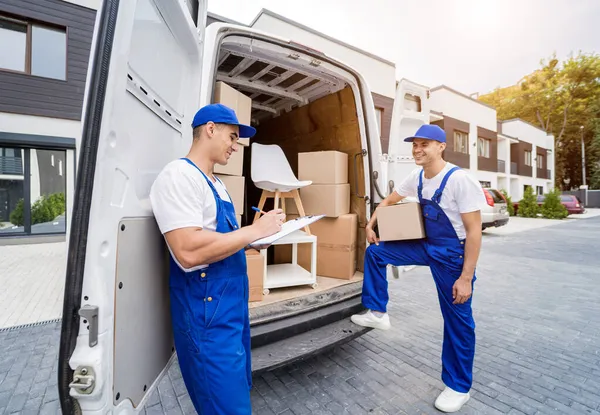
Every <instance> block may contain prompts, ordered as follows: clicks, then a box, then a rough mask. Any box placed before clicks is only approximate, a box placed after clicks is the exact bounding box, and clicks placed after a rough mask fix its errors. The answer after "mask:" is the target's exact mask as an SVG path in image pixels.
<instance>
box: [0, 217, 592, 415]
mask: <svg viewBox="0 0 600 415" xmlns="http://www.w3.org/2000/svg"><path fill="white" fill-rule="evenodd" d="M598 235H600V218H592V219H585V220H578V221H571V222H565V223H564V224H559V225H556V226H552V227H547V228H544V229H538V230H535V231H531V232H521V233H518V234H514V235H489V236H486V238H485V241H484V246H483V251H482V255H481V261H480V266H479V268H478V280H477V282H476V284H475V285H476V288H475V296H474V300H473V301H474V310H475V319H476V324H477V329H476V332H477V351H476V359H475V374H474V380H475V382H474V386H473V390H472V399H471V400H470V401H469V403H467V405H466V406H465V407H464V408H463V410H462V411H461V412H460V413H463V414H596V415H600V301H598V298H600V280H599V279H598V276H599V274H598V268H599V267H600V255H598ZM390 294H391V298H392V302H391V304H390V310H389V311H390V314H391V317H392V324H393V329H392V330H390V331H387V332H380V331H372V332H369V333H368V334H366V335H365V336H363V337H361V338H359V339H356V340H354V341H352V342H350V343H347V344H345V345H343V346H340V347H337V348H336V349H334V350H332V351H329V352H327V353H324V354H322V355H320V356H317V357H314V358H311V359H309V360H307V361H304V362H299V363H296V364H293V365H291V366H289V367H286V368H283V369H279V370H275V371H273V372H269V373H266V374H264V375H262V376H259V377H256V378H255V380H254V386H255V388H254V390H253V392H252V405H253V413H254V414H258V415H266V414H285V415H294V414H295V415H298V414H336V415H337V414H436V413H438V412H437V411H436V410H435V409H434V407H433V404H432V402H433V400H434V399H435V397H436V396H437V394H438V393H439V392H440V391H441V390H442V387H443V386H442V384H441V381H440V370H441V362H440V350H441V341H442V319H441V316H440V312H439V306H438V303H437V295H436V293H435V287H434V284H433V281H432V279H431V276H430V274H429V271H428V270H427V269H426V268H420V267H419V268H416V269H414V270H413V271H410V272H407V273H402V274H401V276H400V279H398V280H394V279H391V280H390ZM58 339H59V324H58V323H50V324H45V325H40V326H36V327H30V328H23V329H18V330H10V331H4V332H2V331H0V351H1V352H0V353H1V354H0V415H2V414H3V413H7V414H12V413H16V412H23V413H32V414H33V413H44V414H46V413H57V412H58V411H59V409H58V402H57V397H58V394H57V391H56V356H57V350H58ZM144 412H145V413H147V414H159V413H160V414H163V413H168V414H181V413H186V414H187V413H194V410H193V408H192V405H191V401H190V399H189V397H188V395H187V393H186V390H185V386H184V385H183V380H182V379H181V374H180V371H179V368H178V366H177V365H176V364H175V365H173V366H172V367H171V368H170V370H169V376H168V377H165V378H164V379H163V381H162V382H161V384H160V385H159V388H158V390H157V391H156V392H155V393H154V394H153V396H152V397H151V398H150V400H149V401H148V402H147V404H146V407H145V409H144Z"/></svg>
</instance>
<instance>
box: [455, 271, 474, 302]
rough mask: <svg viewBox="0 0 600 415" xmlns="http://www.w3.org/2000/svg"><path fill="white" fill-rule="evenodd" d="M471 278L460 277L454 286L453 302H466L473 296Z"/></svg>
mask: <svg viewBox="0 0 600 415" xmlns="http://www.w3.org/2000/svg"><path fill="white" fill-rule="evenodd" d="M471 293H472V290H471V280H470V279H468V278H465V277H460V278H459V279H457V280H456V282H455V283H454V286H453V287H452V298H453V299H454V302H453V303H452V304H464V303H466V302H467V300H468V299H469V298H470V297H471Z"/></svg>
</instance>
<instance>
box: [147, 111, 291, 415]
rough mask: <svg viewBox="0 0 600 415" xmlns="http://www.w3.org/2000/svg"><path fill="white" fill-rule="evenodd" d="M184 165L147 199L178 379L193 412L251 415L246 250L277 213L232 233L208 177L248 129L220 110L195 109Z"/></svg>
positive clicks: (271, 229) (222, 191)
mask: <svg viewBox="0 0 600 415" xmlns="http://www.w3.org/2000/svg"><path fill="white" fill-rule="evenodd" d="M192 128H193V142H192V146H191V149H190V151H189V153H188V155H187V156H186V157H185V158H182V159H178V160H175V161H172V162H170V163H169V164H167V166H165V168H164V169H163V170H162V171H161V173H160V174H159V175H158V177H157V178H156V181H155V182H154V184H153V186H152V189H151V192H150V199H151V203H152V209H153V211H154V216H155V217H156V221H157V223H158V226H159V228H160V231H161V232H162V233H163V234H164V237H165V239H166V242H167V246H168V247H169V250H170V253H171V266H170V277H169V288H170V299H171V318H172V323H173V333H174V338H175V348H176V349H177V356H178V358H179V366H180V367H181V373H182V375H183V379H184V382H185V385H186V388H187V390H188V392H189V395H190V397H191V399H192V402H193V403H194V407H195V408H196V411H197V412H198V413H201V414H203V415H208V414H228V415H229V414H236V415H237V414H239V415H241V414H243V415H250V414H251V406H250V388H251V386H252V371H251V357H250V325H249V316H248V276H247V270H246V255H245V253H244V250H245V248H246V247H247V246H248V244H250V243H251V242H253V241H255V240H257V239H260V238H263V237H266V236H270V235H272V234H275V233H277V232H278V231H279V230H281V225H282V223H283V220H284V218H285V216H284V215H283V214H282V211H281V210H277V211H271V212H268V213H267V214H266V215H263V216H262V217H261V218H260V219H259V220H257V221H256V222H254V224H252V225H251V226H247V227H243V228H239V226H238V223H237V217H236V213H235V209H234V207H233V204H232V202H231V198H230V197H229V194H228V193H227V190H226V188H225V185H224V184H223V183H222V182H221V181H220V180H219V179H217V178H216V177H215V176H214V175H213V168H214V165H215V164H221V165H225V164H227V162H228V160H229V158H230V157H231V155H232V154H233V152H234V151H237V148H238V147H237V146H238V143H237V141H238V139H239V138H240V137H241V138H246V137H248V138H249V137H252V136H254V134H255V133H256V130H255V129H254V128H253V127H250V126H247V125H242V124H240V123H239V122H238V119H237V117H236V115H235V112H234V111H233V110H232V109H230V108H228V107H226V106H224V105H222V104H212V105H207V106H205V107H203V108H201V109H200V110H199V111H198V112H197V113H196V115H195V117H194V120H193V122H192Z"/></svg>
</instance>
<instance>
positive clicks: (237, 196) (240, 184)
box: [215, 174, 245, 215]
mask: <svg viewBox="0 0 600 415" xmlns="http://www.w3.org/2000/svg"><path fill="white" fill-rule="evenodd" d="M215 176H217V177H218V178H219V179H220V180H221V181H222V182H223V184H224V185H225V188H227V193H229V196H230V197H231V201H232V202H233V206H234V207H235V213H236V214H237V215H241V214H243V213H244V188H245V177H244V176H225V175H222V174H215Z"/></svg>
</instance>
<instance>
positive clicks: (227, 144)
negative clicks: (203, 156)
mask: <svg viewBox="0 0 600 415" xmlns="http://www.w3.org/2000/svg"><path fill="white" fill-rule="evenodd" d="M207 129H208V136H209V137H210V141H211V158H212V160H213V161H214V162H215V163H216V164H221V165H225V164H227V162H228V161H229V158H230V157H231V155H232V154H233V152H234V151H238V146H239V144H238V139H239V130H240V129H239V127H238V126H237V125H228V124H213V123H209V124H208V125H207Z"/></svg>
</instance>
